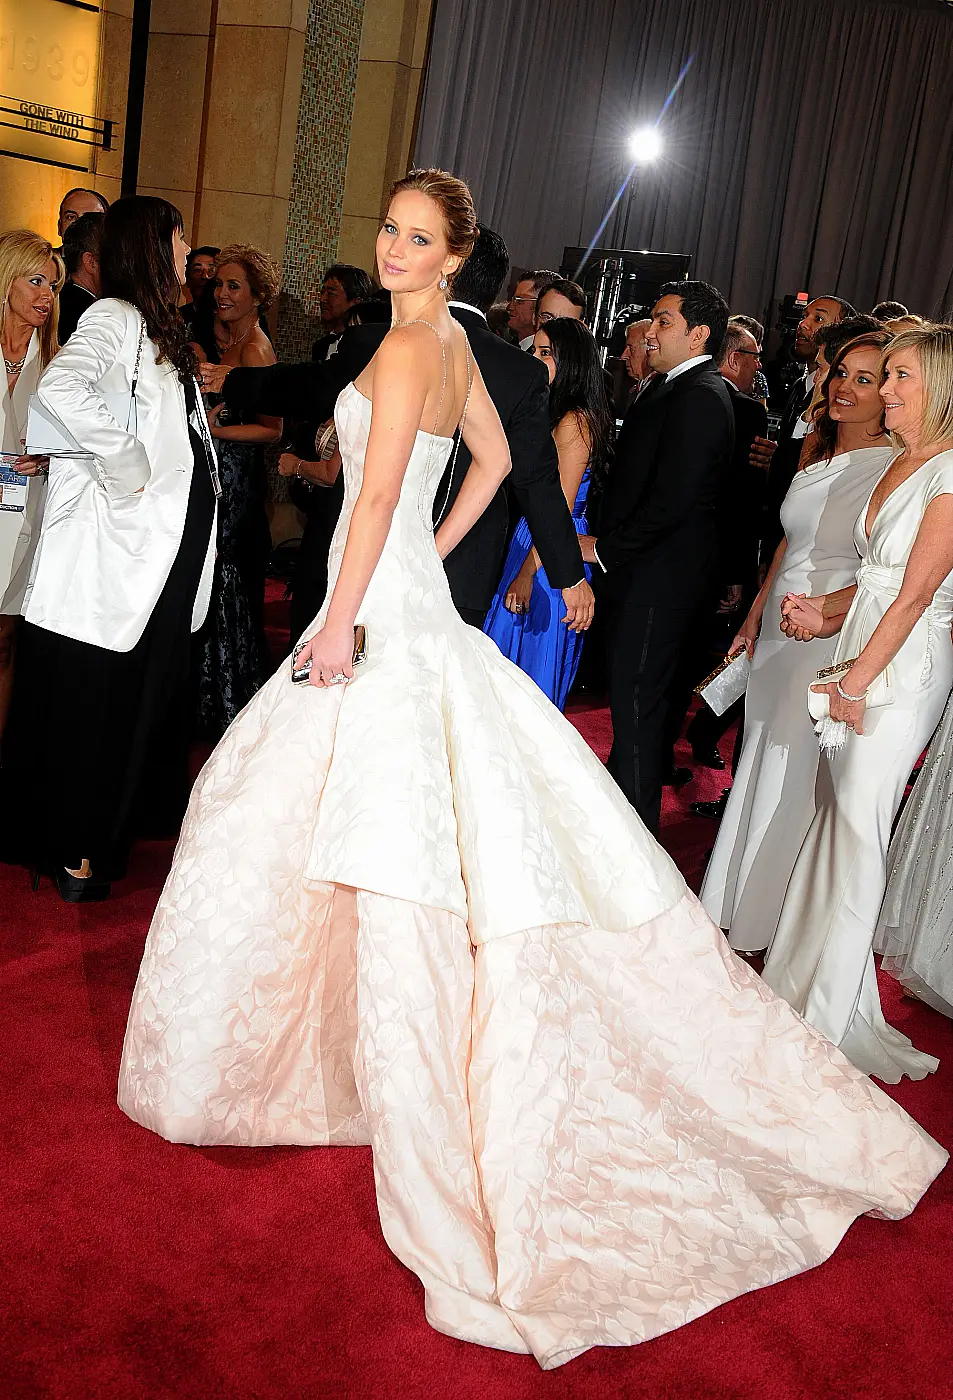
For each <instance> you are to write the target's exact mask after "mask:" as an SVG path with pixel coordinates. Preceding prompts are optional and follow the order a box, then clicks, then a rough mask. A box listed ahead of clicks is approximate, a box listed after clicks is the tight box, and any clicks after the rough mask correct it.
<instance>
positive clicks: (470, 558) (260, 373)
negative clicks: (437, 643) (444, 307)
mask: <svg viewBox="0 0 953 1400" xmlns="http://www.w3.org/2000/svg"><path fill="white" fill-rule="evenodd" d="M508 266H509V258H508V256H507V252H506V245H505V244H504V242H503V240H502V238H500V236H499V234H496V233H494V232H493V230H492V229H488V228H484V227H483V226H482V225H481V226H480V229H479V233H478V236H477V241H476V244H475V246H474V249H473V252H472V253H471V254H470V256H469V258H467V260H466V262H465V263H464V264H463V266H462V267H461V269H460V271H459V273H458V274H457V276H456V278H455V279H454V285H453V299H452V300H451V302H450V310H451V312H452V314H453V316H454V318H455V320H457V321H459V322H460V324H461V325H462V326H463V328H464V329H465V331H466V333H467V338H468V340H469V342H470V348H471V350H472V351H473V357H474V359H475V360H476V362H477V364H478V365H479V367H480V372H481V374H482V375H483V379H484V382H485V384H486V387H487V392H488V393H489V395H490V398H491V399H492V400H493V403H494V405H495V406H496V410H497V412H498V413H499V415H500V420H501V422H502V424H503V429H504V431H505V433H506V438H507V442H508V443H509V447H510V457H511V459H512V471H511V472H510V475H509V477H508V478H507V480H506V481H505V482H504V483H503V485H502V486H501V487H500V489H499V491H498V492H497V493H496V495H495V496H494V497H493V500H492V501H491V502H490V504H489V505H488V506H487V508H486V510H485V511H484V512H483V514H482V515H481V516H480V518H479V520H478V521H477V522H476V523H475V524H474V525H473V527H472V528H471V530H470V531H469V533H468V534H467V535H465V536H464V538H463V539H462V540H461V542H460V543H459V544H458V545H457V547H456V549H454V550H453V551H452V552H451V553H450V554H448V555H447V558H446V559H445V560H444V568H445V570H446V573H447V578H448V580H449V583H450V591H451V594H452V595H453V601H454V604H455V605H456V608H457V611H458V612H459V613H460V616H461V617H462V618H463V619H464V621H466V622H469V623H472V624H473V625H474V626H482V624H483V619H484V617H485V615H486V611H487V608H488V607H489V605H490V602H491V600H492V598H493V593H494V590H495V588H496V586H497V584H498V583H499V580H500V574H501V572H502V568H503V556H504V554H505V551H506V542H507V534H508V523H509V504H508V494H509V492H512V493H513V495H515V497H516V504H517V509H518V510H519V511H520V512H521V513H522V514H523V515H525V516H526V518H527V520H528V522H529V527H530V530H531V532H532V535H533V542H534V544H535V546H536V548H537V550H538V551H539V554H540V557H541V558H542V561H543V567H544V568H545V570H546V573H547V575H548V576H549V579H550V581H551V582H552V583H553V584H554V586H555V587H557V588H559V589H561V590H562V595H563V601H564V603H565V604H566V618H565V619H564V620H565V621H566V623H567V625H569V626H573V627H575V628H576V629H577V630H579V631H584V630H585V629H586V628H587V627H588V625H589V623H590V622H591V620H592V607H593V604H592V590H591V589H590V587H589V585H588V583H587V582H586V579H585V571H584V569H583V566H582V556H581V554H580V552H579V538H578V536H577V534H576V529H575V525H574V524H573V520H572V516H571V514H570V512H569V507H568V505H567V504H566V497H565V496H564V495H563V491H562V487H561V485H560V482H559V461H558V458H557V456H556V447H555V444H554V442H553V437H552V432H551V431H550V426H549V380H548V377H547V374H546V371H545V369H544V368H543V366H542V365H541V364H540V363H539V361H538V360H536V359H534V358H533V357H532V356H530V355H523V354H520V352H519V351H518V350H517V349H516V347H515V346H514V345H507V344H506V342H505V341H503V340H501V339H500V338H499V336H497V335H494V334H493V332H492V331H491V330H490V328H489V326H488V325H487V323H486V313H487V311H488V310H489V308H490V307H491V306H492V304H493V301H494V299H495V297H496V294H497V292H498V291H499V288H500V286H501V285H502V283H503V281H504V280H505V278H506V274H507V269H508ZM388 330H389V326H387V325H382V324H380V323H368V324H366V325H361V326H355V327H353V328H351V329H349V330H346V331H345V332H344V334H343V336H342V337H341V340H340V344H339V346H338V351H337V354H335V355H332V356H331V357H330V359H329V360H327V361H326V362H325V363H323V364H315V363H306V364H301V365H272V366H270V367H269V368H268V369H229V368H228V367H227V366H217V365H202V366H201V371H202V378H203V384H206V385H207V386H208V387H210V388H212V389H213V390H214V391H215V392H221V393H222V395H223V397H224V399H225V402H226V403H227V404H228V406H229V408H230V409H244V410H246V411H247V412H249V413H263V414H274V415H276V416H281V417H287V418H298V419H300V418H301V417H302V413H303V411H304V412H305V413H307V415H308V416H309V417H310V418H311V419H313V420H314V421H315V422H318V423H320V422H323V421H324V420H326V419H328V418H330V416H331V414H332V413H333V411H334V404H335V401H336V399H337V396H338V394H339V393H340V392H341V390H342V389H343V388H344V387H345V385H347V384H349V383H350V382H351V381H352V380H354V379H356V378H357V376H358V375H359V374H360V373H361V371H362V370H363V369H364V368H365V367H366V366H367V365H368V364H369V363H370V361H371V360H372V359H373V357H374V354H375V352H376V351H377V349H378V348H379V346H380V344H381V341H382V340H383V339H384V336H385V335H386V334H387V331H388ZM313 440H314V434H313V430H312V433H311V451H312V454H313ZM301 447H302V449H306V448H307V443H305V442H302V444H301ZM302 458H303V460H302V461H301V462H300V463H299V464H298V470H299V473H300V474H301V475H302V476H304V477H307V467H308V463H307V452H306V451H305V450H302ZM469 464H470V453H469V451H468V449H467V446H466V444H465V443H461V444H460V449H459V453H458V455H457V460H456V464H455V465H453V459H452V458H451V465H450V466H448V469H447V473H446V475H445V476H444V478H443V480H442V481H441V482H440V485H439V486H438V488H437V492H436V498H435V513H436V514H437V515H438V516H439V518H442V517H443V516H444V515H445V514H446V513H447V511H448V510H449V509H450V507H451V506H452V505H453V502H454V501H455V500H456V497H457V493H458V491H459V490H460V487H461V485H462V483H463V479H464V477H465V476H466V471H467V467H468V466H469ZM339 480H340V478H339ZM318 489H319V490H320V489H321V488H320V487H319V488H318ZM342 489H343V486H342ZM434 523H435V524H436V523H438V521H436V520H435V522H434ZM320 547H323V551H324V559H323V562H324V563H325V564H326V562H327V545H326V543H323V544H321V545H319V548H320ZM308 552H310V553H313V552H314V551H313V550H311V551H307V550H306V540H302V547H301V551H300V555H306V554H307V553H308ZM326 586H327V585H326V576H325V587H326ZM319 605H320V600H319ZM309 607H310V604H309ZM305 611H307V610H305ZM315 612H317V608H314V610H313V611H309V612H308V613H307V616H306V617H305V619H304V623H302V626H304V625H305V624H306V623H307V622H309V621H310V620H311V618H312V617H313V616H314V613H315ZM300 616H301V613H300V612H296V617H298V618H300ZM295 625H297V624H295Z"/></svg>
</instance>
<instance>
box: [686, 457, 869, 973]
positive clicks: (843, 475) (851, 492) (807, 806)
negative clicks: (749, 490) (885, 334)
mask: <svg viewBox="0 0 953 1400" xmlns="http://www.w3.org/2000/svg"><path fill="white" fill-rule="evenodd" d="M892 455H893V448H891V447H864V448H861V449H859V450H858V451H856V452H840V453H838V454H837V456H835V457H832V458H830V460H828V461H825V462H816V463H814V465H813V466H810V467H805V468H804V469H803V471H799V472H797V473H796V474H795V476H794V480H793V481H792V482H791V485H790V487H789V489H788V493H787V495H786V496H785V498H784V502H783V504H782V506H781V524H782V525H783V527H784V534H785V538H786V540H787V545H786V548H785V551H784V557H783V559H782V561H781V567H780V568H779V570H778V572H777V575H776V577H775V580H774V584H773V587H772V589H771V594H770V596H769V598H768V601H767V603H766V605H765V609H764V615H763V617H762V622H761V635H760V636H759V638H758V644H757V646H756V647H755V650H754V660H753V661H752V664H751V676H750V678H749V680H748V689H747V693H746V695H745V730H744V745H743V747H742V750H741V758H740V760H739V762H738V771H737V773H736V774H735V776H734V781H733V782H732V785H731V793H730V795H729V797H728V803H727V806H726V807H725V811H724V815H723V816H722V819H721V823H720V825H719V827H718V837H717V839H716V841H715V849H714V850H713V851H712V854H711V859H710V860H709V862H708V869H707V870H706V871H705V879H704V882H703V884H702V887H701V892H700V894H699V898H700V899H701V902H702V904H703V905H704V906H705V909H706V910H707V911H708V913H709V914H710V915H711V917H712V919H714V921H715V923H716V924H718V926H719V927H720V928H723V929H726V930H727V931H728V941H729V943H730V944H731V946H732V948H737V949H739V951H743V952H746V953H752V952H758V951H760V949H762V948H768V947H770V945H771V941H772V939H773V938H774V933H775V929H776V928H777V926H778V917H779V915H780V913H781V905H782V904H783V903H784V895H785V891H786V889H787V884H788V880H789V879H790V877H791V871H792V870H793V869H794V861H795V859H796V857H797V853H798V849H799V847H800V844H801V842H802V841H803V840H804V837H805V836H806V835H807V830H808V827H809V826H810V825H811V819H812V818H813V816H814V779H815V777H816V776H817V763H818V752H819V751H818V747H817V740H816V739H815V737H814V728H813V725H812V724H811V719H810V716H809V715H808V712H807V704H806V700H805V697H806V695H807V688H808V686H809V685H810V684H811V682H812V681H813V680H814V679H815V678H816V676H817V673H818V671H819V670H820V669H821V668H822V667H823V666H826V665H827V662H828V659H829V657H830V650H831V643H830V642H829V641H825V640H824V639H823V638H816V639H815V640H814V641H812V642H796V641H793V640H792V639H791V638H790V637H786V636H785V635H784V633H783V632H782V631H781V626H780V623H781V602H782V600H783V598H784V595H785V594H786V593H808V594H812V595H813V596H815V597H817V596H819V595H820V594H822V593H834V592H836V591H837V590H838V589H840V588H846V587H847V586H848V585H849V584H851V583H853V582H854V579H855V577H856V575H857V566H858V564H859V562H860V561H859V559H858V557H857V550H856V548H855V545H854V523H855V521H856V519H857V512H858V511H859V510H860V508H861V506H862V505H863V504H864V502H865V501H867V500H868V498H869V497H870V493H871V491H872V490H873V489H874V487H875V486H876V484H877V482H878V481H879V479H880V477H881V476H882V475H883V471H884V468H885V467H886V465H887V463H888V461H889V460H890V458H891V456H892Z"/></svg>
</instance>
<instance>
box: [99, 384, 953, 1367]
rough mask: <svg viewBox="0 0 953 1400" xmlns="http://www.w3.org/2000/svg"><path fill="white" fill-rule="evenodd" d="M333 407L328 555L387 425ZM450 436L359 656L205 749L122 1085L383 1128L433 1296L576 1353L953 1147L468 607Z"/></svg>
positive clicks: (400, 1216)
mask: <svg viewBox="0 0 953 1400" xmlns="http://www.w3.org/2000/svg"><path fill="white" fill-rule="evenodd" d="M337 421H338V434H339V438H340V441H341V444H342V449H343V455H344V470H345V473H346V497H345V504H344V510H343V513H342V518H341V523H340V525H339V527H338V531H337V533H336V536H335V541H334V545H333V548H332V554H331V560H330V571H331V578H332V581H333V579H334V577H335V576H336V573H337V570H338V568H339V567H340V561H341V555H342V552H343V546H344V541H345V538H346V532H347V525H348V520H349V517H350V512H351V510H352V508H353V505H354V501H355V499H356V497H357V493H358V491H359V489H360V481H361V466H362V462H363V454H364V448H365V445H366V441H367V431H368V426H369V422H370V405H369V404H368V403H367V401H366V400H364V399H363V398H362V397H361V395H360V394H359V393H358V392H357V390H356V389H355V388H354V387H353V386H350V387H349V388H348V389H347V390H345V392H344V394H342V396H341V398H340V399H339V401H338V409H337ZM449 450H450V446H449V443H448V442H447V441H446V440H445V439H442V438H435V437H431V436H430V435H429V434H427V433H421V434H420V435H419V436H418V439H417V443H416V446H415V449H414V452H413V455H412V457H411V460H410V464H409V466H408V469H407V474H406V477H405V480H404V483H403V488H402V491H401V496H400V502H399V504H398V508H397V511H396V513H395V517H394V522H393V526H392V528H391V531H390V534H389V536H388V540H387V543H386V545H385V548H384V552H383V555H382V557H381V560H380V563H379V565H378V568H377V570H376V572H375V574H374V577H373V579H372V581H371V584H370V586H369V588H368V591H367V595H366V597H365V600H364V604H363V607H362V609H361V613H360V621H362V622H363V623H364V624H365V626H366V628H367V635H368V660H367V662H366V663H365V665H364V666H363V667H361V668H360V669H359V671H358V673H357V675H356V677H355V679H354V681H353V682H351V683H350V684H349V685H348V686H347V687H346V688H345V687H335V688H333V689H329V690H317V689H315V688H313V687H310V686H301V687H298V686H293V685H292V684H291V681H290V675H289V670H288V666H287V664H285V665H282V666H281V667H280V668H279V670H278V672H277V673H276V675H275V676H273V677H272V679H271V680H270V681H269V682H268V684H267V685H266V686H265V687H264V688H263V689H262V690H261V691H260V692H259V694H258V695H257V696H256V697H255V698H254V699H253V700H252V702H251V703H250V704H249V705H248V707H247V708H246V709H245V711H244V712H243V713H242V714H241V715H240V716H239V718H238V720H237V721H236V722H235V723H234V724H233V725H232V727H231V728H230V730H229V731H228V733H227V734H226V736H225V738H224V740H223V741H222V743H221V744H220V745H219V746H218V748H217V750H216V751H215V753H214V754H213V755H212V757H211V759H210V760H209V762H208V764H207V765H206V767H205V769H204V770H203V772H202V774H201V776H200V778H199V780H198V782H197V784H196V787H195V791H194V793H193V796H192V802H191V805H190V809H189V812H188V815H187V817H186V821H185V824H184V827H183V830H182V836H181V839H180V842H179V846H178V849H177V851H176V855H175V860H174V862H173V867H172V871H171V873H170V875H169V879H168V881H167V883H166V887H165V889H164V891H163V894H162V897H161V900H160V903H159V907H158V909H157V910H156V915H155V919H154V921H153V925H152V929H151V931H150V934H149V939H148V943H147V946H146V951H145V956H144V959H143V964H142V969H141V972H140V975H139V980H138V982H137V985H136V990H135V993H134V997H133V1002H132V1008H131V1011H130V1017H129V1025H128V1030H127V1034H126V1043H125V1048H124V1052H123V1061H122V1070H121V1078H120V1085H119V1102H120V1105H121V1107H122V1108H123V1109H124V1110H125V1112H126V1113H128V1114H129V1115H130V1116H131V1117H133V1118H134V1119H136V1121H138V1122H140V1123H142V1124H144V1125H145V1126H146V1127H148V1128H150V1129H152V1130H153V1131H154V1132H157V1133H160V1134H161V1135H162V1136H163V1137H166V1138H168V1139H170V1140H171V1141H176V1142H190V1143H201V1144H205V1145H212V1144H237V1145H241V1144H244V1145H259V1146H263V1145H278V1144H287V1143H297V1144H312V1145H319V1144H321V1145H341V1146H346V1145H348V1144H357V1143H368V1142H369V1143H371V1145H372V1147H373V1152H374V1168H375V1178H376V1184H377V1195H378V1201H379V1206H380V1215H381V1223H382V1228H383V1230H384V1234H385V1237H386V1239H387V1241H388V1243H389V1245H390V1247H391V1248H392V1249H393V1251H394V1252H395V1254H396V1255H397V1256H398V1257H399V1258H400V1259H401V1260H402V1261H403V1262H404V1263H405V1264H406V1265H407V1266H408V1267H409V1268H411V1269H413V1270H414V1271H415V1273H416V1274H417V1275H418V1276H419V1277H420V1279H421V1280H422V1281H423V1284H424V1287H425V1291H426V1306H427V1316H428V1319H429V1320H430V1322H431V1323H432V1325H433V1326H434V1327H436V1328H438V1329H439V1330H441V1331H444V1332H447V1333H449V1334H451V1335H453V1336H456V1337H461V1338H465V1339H468V1340H471V1341H475V1342H480V1343H483V1344H484V1345H487V1346H492V1347H497V1348H502V1349H506V1350H511V1351H521V1352H531V1353H532V1354H533V1355H535V1356H536V1357H537V1359H538V1360H539V1362H540V1364H541V1365H542V1366H544V1367H553V1366H558V1365H560V1364H562V1363H563V1362H565V1361H568V1360H569V1359H570V1358H571V1357H572V1356H574V1355H576V1354H578V1353H579V1352H580V1351H583V1350H585V1349H586V1348H587V1347H590V1346H594V1345H625V1344H628V1343H633V1342H638V1341H642V1340H645V1339H647V1338H649V1337H653V1336H657V1335H658V1334H660V1333H662V1332H665V1331H668V1330H671V1329H672V1328H674V1327H678V1326H680V1325H682V1324H683V1323H685V1322H687V1321H689V1320H691V1319H692V1318H694V1317H697V1316H699V1315H700V1314H701V1313H704V1312H705V1311H707V1310H708V1309H710V1308H712V1307H715V1306H717V1305H718V1304H719V1303H722V1302H724V1301H726V1300H727V1299H729V1298H733V1297H736V1296H738V1295H739V1294H741V1293H744V1292H746V1291H747V1290H749V1289H752V1288H758V1287H762V1286H764V1285H766V1284H769V1283H773V1282H776V1281H778V1280H779V1279H783V1278H785V1277H788V1276H790V1275H791V1274H795V1273H798V1272H800V1271H802V1270H804V1269H807V1268H810V1267H811V1266H812V1265H814V1264H817V1263H819V1262H820V1261H821V1260H823V1259H824V1258H826V1257H827V1256H828V1255H829V1254H830V1252H831V1251H832V1250H833V1249H834V1248H835V1247H836V1245H837V1243H838V1241H839V1240H840V1239H841V1237H842V1235H843V1234H844V1231H845V1230H846V1229H847V1228H848V1226H849V1225H850V1223H851V1221H852V1220H853V1219H854V1218H855V1217H856V1216H857V1215H859V1214H861V1213H863V1212H866V1211H869V1212H874V1213H876V1214H878V1215H881V1216H885V1217H889V1218H897V1217H900V1216H902V1215H904V1214H906V1213H907V1212H908V1211H909V1210H910V1209H912V1207H913V1206H914V1205H915V1203H916V1201H917V1200H918V1199H919V1197H920V1195H921V1194H922V1193H923V1191H924V1190H925V1189H926V1187H927V1186H928V1184H929V1182H930V1181H931V1180H932V1178H933V1177H934V1176H935V1175H936V1173H937V1172H938V1171H939V1170H940V1169H941V1167H942V1165H943V1163H944V1161H945V1155H946V1154H945V1153H944V1152H943V1151H942V1149H941V1148H940V1147H938V1146H937V1144H936V1143H934V1142H933V1141H932V1139H930V1138H929V1137H928V1136H927V1135H926V1134H925V1133H923V1132H922V1130H921V1129H919V1128H918V1127H917V1125H916V1124H915V1123H914V1122H913V1121H912V1119H910V1118H909V1116H908V1115H907V1114H906V1113H904V1111H903V1110H902V1109H901V1108H899V1107H898V1106H897V1105H895V1104H894V1103H893V1102H892V1101H891V1100H890V1099H888V1098H887V1097H886V1096H885V1095H884V1094H883V1093H882V1091H881V1090H879V1089H878V1088H877V1087H876V1086H875V1085H873V1084H872V1083H871V1082H870V1081H869V1080H868V1079H866V1078H864V1076H863V1075H861V1074H860V1073H859V1072H858V1071H857V1070H855V1069H854V1068H853V1067H852V1066H851V1065H850V1064H849V1063H848V1062H847V1060H846V1059H845V1058H844V1057H843V1056H842V1055H841V1054H840V1053H839V1052H838V1051H837V1050H835V1049H834V1048H833V1047H831V1046H830V1045H829V1044H828V1043H827V1041H825V1040H824V1039H823V1038H822V1037H821V1036H820V1035H818V1034H817V1033H816V1032H815V1031H813V1030H812V1029H811V1028H810V1027H808V1026H806V1025H805V1024H804V1023H803V1022H802V1021H801V1020H800V1018H799V1017H798V1016H797V1015H796V1014H795V1013H794V1012H793V1011H791V1009H790V1008H789V1007H788V1006H787V1005H786V1004H785V1003H784V1002H783V1001H781V1000H779V999H777V998H775V997H774V996H773V995H772V994H771V992H770V991H769V990H768V989H767V988H766V987H765V986H764V985H763V984H762V983H761V982H760V981H759V980H758V978H757V977H756V976H755V975H754V974H753V973H752V972H751V971H750V969H749V968H748V967H747V966H746V965H745V964H744V963H742V962H741V961H740V960H738V959H736V958H735V956H734V955H733V954H732V953H731V952H730V950H729V949H728V947H727V945H726V943H725V941H724V939H723V938H722V935H721V933H720V932H719V930H718V929H716V928H715V927H714V925H713V924H712V923H711V921H710V920H709V919H708V918H707V916H706V915H705V914H704V912H703V910H702V909H701V906H700V905H699V904H698V902H697V901H696V900H695V898H694V896H692V895H691V894H690V893H689V892H688V890H687V889H686V887H685V885H684V882H683V881H682V878H681V876H680V875H679V873H678V871H677V870H676V869H675V867H674V865H673V864H672V862H671V861H670V860H669V858H668V857H667V856H666V855H665V853H664V852H663V851H662V850H661V849H660V848H659V847H658V846H657V845H656V843H655V842H654V841H653V839H652V838H651V836H649V834H648V833H647V832H646V831H645V829H644V827H643V826H642V825H641V823H640V822H639V820H638V818H637V816H636V815H635V813H634V812H633V810H632V809H631V807H630V806H629V805H628V803H627V802H626V801H625V800H624V798H623V797H622V795H621V793H620V792H619V790H618V789H617V788H616V786H615V784H614V783H613V782H612V781H611V779H610V778H609V777H608V776H607V775H606V773H605V770H604V769H603V768H602V766H601V764H600V763H599V762H598V761H597V759H596V758H595V756H594V755H593V754H592V753H591V751H590V750H589V749H588V747H587V746H586V745H585V744H584V743H583V741H582V740H581V739H580V738H579V736H578V735H577V734H576V732H575V730H574V729H573V728H572V727H571V725H569V723H568V722H567V721H566V720H565V719H564V718H563V717H562V715H560V714H559V712H558V711H557V710H556V709H555V708H554V707H553V706H552V705H550V704H549V703H548V701H547V700H546V699H545V697H544V696H543V695H542V693H541V692H540V691H539V689H538V687H537V686H536V685H535V684H534V683H533V682H532V681H531V680H529V679H528V678H527V677H526V676H525V675H523V674H522V672H520V671H519V670H518V669H517V668H516V667H515V666H513V665H512V664H511V663H510V662H508V661H506V660H505V659H504V658H503V657H502V656H501V655H500V653H499V651H498V650H497V648H496V646H495V645H494V643H493V642H491V641H489V639H487V638H486V637H484V636H483V635H482V633H479V632H477V631H475V630H474V629H472V628H468V627H466V626H465V624H464V623H462V622H461V621H460V619H459V617H458V616H457V614H456V613H455V611H454V609H453V605H452V602H451V600H450V594H449V589H448V587H447V584H446V579H445V576H444V573H443V569H442V567H441V565H440V561H439V559H438V557H437V554H436V551H435V549H434V545H433V537H432V526H431V524H430V522H431V520H432V514H431V508H432V498H433V492H434V489H435V487H436V483H437V482H438V481H439V479H440V476H441V474H442V472H443V469H444V466H445V463H446V460H447V456H448V453H449ZM319 618H320V615H319ZM322 1208H323V1207H322V1205H321V1204H320V1203H316V1205H315V1209H316V1210H320V1209H322ZM304 1247H305V1248H306V1243H305V1246H304Z"/></svg>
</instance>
